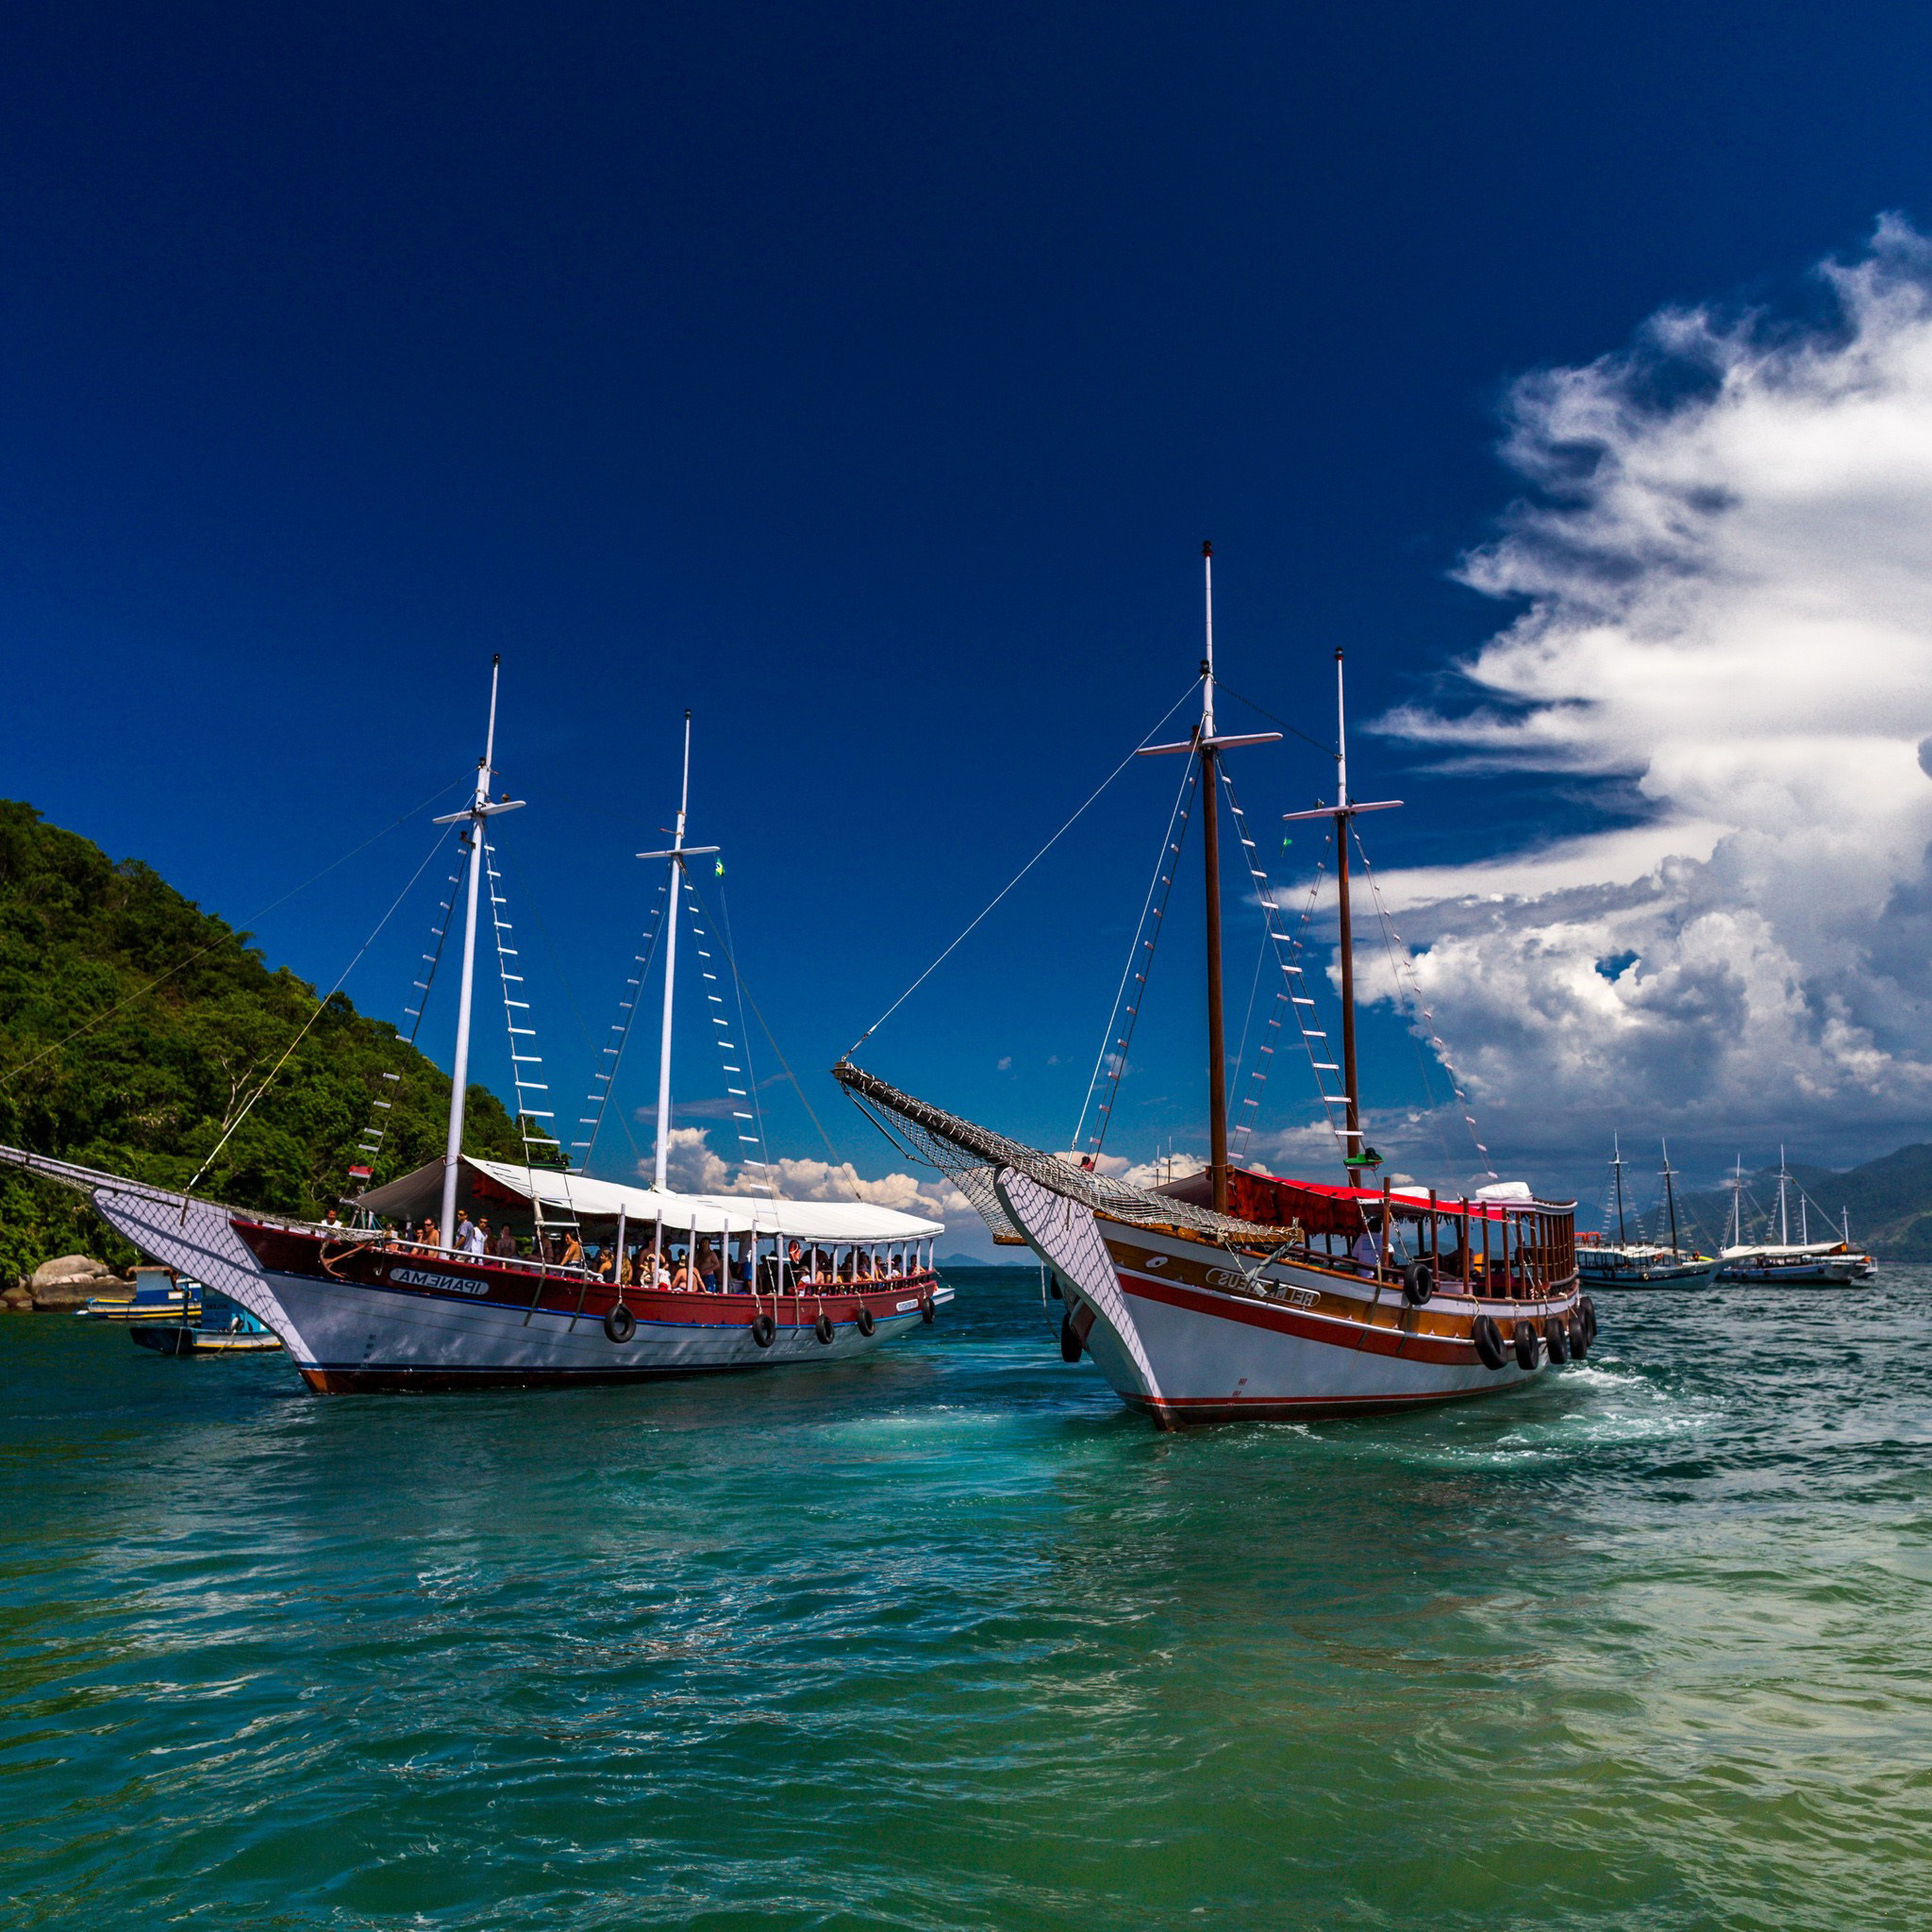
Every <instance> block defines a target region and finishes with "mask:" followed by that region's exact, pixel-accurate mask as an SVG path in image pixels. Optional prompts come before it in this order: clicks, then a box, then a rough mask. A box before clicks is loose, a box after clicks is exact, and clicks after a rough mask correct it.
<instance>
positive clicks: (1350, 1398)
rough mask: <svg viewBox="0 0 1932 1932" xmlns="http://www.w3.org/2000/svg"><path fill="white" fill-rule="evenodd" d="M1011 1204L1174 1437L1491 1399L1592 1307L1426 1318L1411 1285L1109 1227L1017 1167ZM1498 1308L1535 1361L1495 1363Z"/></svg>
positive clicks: (1079, 1310)
mask: <svg viewBox="0 0 1932 1932" xmlns="http://www.w3.org/2000/svg"><path fill="white" fill-rule="evenodd" d="M994 1185H995V1188H996V1191H997V1192H998V1194H999V1198H1000V1201H1001V1203H1002V1205H1003V1206H1004V1207H1005V1208H1006V1209H1007V1211H1008V1214H1009V1216H1010V1217H1011V1218H1012V1221H1013V1223H1014V1224H1015V1225H1016V1226H1017V1227H1019V1228H1020V1230H1021V1231H1022V1232H1023V1233H1024V1235H1025V1237H1026V1240H1027V1242H1028V1244H1029V1245H1030V1246H1031V1247H1032V1248H1033V1250H1034V1252H1035V1253H1036V1254H1037V1255H1038V1256H1039V1257H1040V1258H1041V1260H1042V1261H1044V1262H1045V1263H1046V1264H1047V1265H1048V1266H1049V1267H1050V1268H1052V1269H1053V1271H1054V1273H1055V1275H1056V1276H1057V1278H1058V1281H1059V1283H1060V1286H1061V1292H1062V1295H1063V1297H1064V1299H1065V1301H1066V1304H1067V1314H1068V1320H1069V1322H1070V1323H1071V1324H1072V1327H1073V1330H1074V1334H1075V1335H1076V1336H1077V1337H1078V1338H1079V1340H1080V1341H1081V1342H1082V1344H1083V1347H1084V1348H1085V1351H1086V1352H1087V1353H1088V1354H1089V1355H1091V1357H1092V1358H1093V1361H1094V1363H1095V1364H1096V1366H1097V1367H1098V1368H1099V1369H1100V1371H1101V1373H1102V1374H1104V1375H1105V1376H1106V1377H1107V1379H1108V1382H1109V1383H1110V1384H1111V1385H1112V1386H1113V1389H1114V1391H1115V1392H1116V1393H1117V1394H1118V1395H1119V1396H1120V1398H1121V1400H1122V1401H1123V1402H1124V1403H1125V1404H1126V1405H1127V1406H1128V1407H1130V1408H1134V1409H1137V1410H1139V1411H1140V1412H1141V1413H1142V1414H1145V1415H1147V1416H1149V1417H1151V1418H1152V1419H1153V1420H1154V1421H1155V1422H1156V1423H1158V1424H1160V1425H1161V1426H1162V1427H1167V1428H1173V1427H1178V1426H1181V1425H1184V1424H1193V1423H1223V1422H1248V1421H1270V1420H1286V1419H1296V1418H1302V1419H1306V1418H1315V1417H1321V1416H1338V1415H1362V1414H1373V1413H1377V1412H1382V1411H1387V1410H1391V1409H1401V1408H1412V1407H1421V1406H1423V1405H1424V1404H1428V1403H1434V1402H1452V1401H1457V1400H1460V1399H1463V1398H1465V1397H1470V1396H1477V1395H1492V1394H1498V1393H1501V1392H1502V1391H1505V1390H1508V1389H1513V1388H1518V1387H1520V1386H1521V1385H1522V1384H1524V1383H1525V1382H1528V1381H1531V1380H1533V1379H1534V1378H1535V1377H1536V1376H1537V1375H1539V1374H1541V1373H1542V1371H1543V1369H1544V1368H1545V1367H1547V1366H1548V1365H1549V1356H1548V1350H1547V1345H1546V1343H1545V1342H1544V1341H1543V1340H1542V1334H1543V1324H1544V1323H1545V1322H1546V1321H1547V1319H1548V1318H1549V1317H1551V1316H1553V1315H1554V1316H1556V1317H1557V1318H1558V1319H1559V1320H1563V1321H1566V1322H1567V1320H1568V1318H1569V1316H1570V1314H1571V1312H1572V1311H1573V1310H1574V1308H1575V1307H1576V1304H1577V1301H1578V1299H1579V1291H1578V1288H1577V1285H1576V1282H1575V1280H1574V1277H1573V1278H1572V1279H1571V1280H1570V1281H1569V1282H1568V1283H1567V1284H1565V1285H1564V1286H1563V1287H1562V1289H1561V1291H1559V1292H1549V1293H1544V1294H1541V1295H1540V1296H1538V1297H1537V1298H1535V1299H1529V1300H1517V1299H1510V1300H1504V1299H1485V1298H1479V1297H1473V1296H1468V1295H1452V1294H1448V1293H1438V1294H1437V1295H1436V1296H1435V1297H1434V1298H1432V1299H1431V1300H1430V1301H1429V1302H1428V1303H1427V1304H1426V1305H1425V1306H1424V1307H1420V1308H1417V1307H1410V1306H1409V1304H1408V1303H1407V1302H1406V1301H1405V1300H1404V1299H1403V1295H1402V1291H1401V1290H1400V1288H1399V1287H1397V1286H1395V1285H1393V1284H1391V1283H1389V1282H1383V1283H1381V1284H1379V1286H1378V1285H1377V1284H1375V1283H1373V1282H1369V1281H1364V1280H1360V1279H1357V1278H1352V1277H1350V1276H1348V1275H1346V1274H1342V1273H1341V1272H1340V1271H1338V1270H1334V1269H1329V1268H1324V1267H1319V1266H1304V1265H1300V1264H1294V1263H1282V1264H1274V1265H1262V1264H1259V1263H1258V1262H1257V1261H1256V1260H1255V1259H1253V1258H1252V1257H1237V1256H1235V1255H1232V1254H1231V1253H1230V1252H1229V1250H1228V1249H1226V1248H1224V1247H1222V1246H1219V1245H1217V1244H1214V1243H1211V1242H1208V1241H1198V1240H1195V1239H1192V1238H1191V1237H1188V1236H1186V1235H1180V1234H1174V1235H1164V1234H1157V1233H1154V1232H1151V1231H1149V1230H1147V1229H1144V1228H1140V1227H1134V1226H1130V1225H1126V1224H1120V1223H1114V1222H1111V1221H1108V1220H1106V1219H1104V1218H1103V1217H1101V1216H1100V1215H1097V1214H1095V1213H1094V1212H1093V1211H1092V1210H1091V1208H1087V1207H1085V1206H1083V1205H1082V1204H1081V1203H1079V1202H1076V1201H1073V1200H1069V1199H1067V1198H1066V1197H1065V1196H1063V1195H1060V1194H1057V1193H1054V1192H1052V1191H1050V1190H1048V1189H1046V1188H1043V1187H1041V1185H1040V1184H1039V1183H1038V1182H1037V1181H1034V1180H1032V1179H1031V1178H1029V1177H1028V1176H1026V1175H1024V1174H1018V1173H1015V1172H1013V1171H1012V1170H1007V1171H1006V1172H1003V1173H1001V1174H999V1175H998V1176H997V1177H996V1179H995V1182H994ZM1481 1314H1487V1315H1489V1316H1490V1318H1491V1320H1492V1321H1494V1322H1495V1323H1496V1324H1497V1326H1498V1327H1499V1328H1500V1329H1501V1330H1502V1333H1503V1338H1504V1341H1505V1343H1506V1344H1507V1343H1508V1342H1509V1341H1510V1340H1511V1338H1512V1336H1513V1333H1514V1329H1515V1325H1516V1324H1517V1323H1519V1322H1528V1323H1530V1324H1532V1326H1533V1327H1534V1328H1535V1330H1536V1331H1537V1343H1536V1354H1535V1362H1536V1366H1535V1367H1534V1368H1530V1369H1524V1368H1523V1367H1520V1366H1519V1365H1518V1362H1517V1359H1516V1357H1515V1355H1514V1353H1513V1351H1512V1352H1510V1353H1508V1354H1507V1355H1506V1357H1505V1361H1504V1366H1503V1367H1502V1368H1500V1369H1491V1368H1488V1367H1486V1366H1485V1365H1484V1363H1483V1361H1482V1358H1481V1357H1479V1356H1478V1355H1477V1353H1476V1350H1475V1344H1474V1341H1473V1340H1472V1337H1471V1331H1472V1328H1473V1325H1474V1321H1475V1318H1476V1316H1478V1315H1481Z"/></svg>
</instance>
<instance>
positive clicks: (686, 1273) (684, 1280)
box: [671, 1248, 691, 1294]
mask: <svg viewBox="0 0 1932 1932" xmlns="http://www.w3.org/2000/svg"><path fill="white" fill-rule="evenodd" d="M672 1254H673V1256H674V1257H675V1265H674V1266H673V1268H672V1270H671V1291H672V1293H673V1294H677V1293H680V1292H681V1291H683V1290H685V1289H688V1288H689V1287H690V1286H691V1270H690V1269H689V1268H687V1267H686V1266H685V1265H684V1257H683V1256H682V1255H679V1254H677V1251H676V1250H675V1248H674V1249H673V1250H672Z"/></svg>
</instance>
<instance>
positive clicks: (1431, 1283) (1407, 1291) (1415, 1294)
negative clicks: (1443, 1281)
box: [1402, 1261, 1436, 1308]
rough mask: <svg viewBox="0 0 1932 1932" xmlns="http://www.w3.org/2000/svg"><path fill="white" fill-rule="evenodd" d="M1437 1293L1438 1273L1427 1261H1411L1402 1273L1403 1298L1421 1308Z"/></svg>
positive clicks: (1409, 1303)
mask: <svg viewBox="0 0 1932 1932" xmlns="http://www.w3.org/2000/svg"><path fill="white" fill-rule="evenodd" d="M1435 1291H1436V1271H1435V1270H1434V1269H1433V1268H1431V1267H1430V1266H1429V1264H1428V1263H1427V1262H1426V1261H1411V1262H1410V1263H1409V1264H1408V1266H1407V1268H1405V1269H1404V1270H1403V1271H1402V1298H1403V1300H1404V1301H1406V1302H1407V1304H1408V1305H1409V1307H1412V1308H1419V1307H1422V1305H1423V1304H1424V1302H1425V1301H1427V1300H1428V1298H1429V1297H1430V1296H1431V1295H1432V1294H1434V1293H1435Z"/></svg>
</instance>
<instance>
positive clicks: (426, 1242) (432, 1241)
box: [415, 1214, 442, 1248]
mask: <svg viewBox="0 0 1932 1932" xmlns="http://www.w3.org/2000/svg"><path fill="white" fill-rule="evenodd" d="M415 1240H416V1244H417V1246H419V1247H424V1248H440V1247H441V1245H442V1230H441V1228H440V1227H438V1226H437V1224H436V1217H435V1216H434V1215H433V1214H425V1216H424V1217H423V1225H422V1227H421V1229H420V1230H419V1231H418V1232H417V1234H416V1237H415Z"/></svg>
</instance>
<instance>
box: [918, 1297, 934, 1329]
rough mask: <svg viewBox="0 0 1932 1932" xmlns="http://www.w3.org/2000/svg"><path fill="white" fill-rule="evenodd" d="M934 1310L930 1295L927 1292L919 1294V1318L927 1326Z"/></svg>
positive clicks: (930, 1324)
mask: <svg viewBox="0 0 1932 1932" xmlns="http://www.w3.org/2000/svg"><path fill="white" fill-rule="evenodd" d="M936 1312H937V1310H935V1308H934V1307H933V1305H932V1296H931V1295H929V1294H923V1295H921V1296H920V1297H919V1319H920V1320H921V1321H922V1322H924V1324H925V1325H926V1326H927V1327H928V1328H930V1327H931V1326H932V1324H933V1316H934V1315H935V1313H936Z"/></svg>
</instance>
